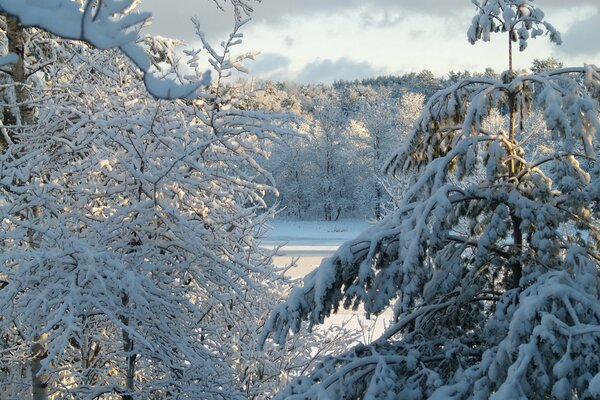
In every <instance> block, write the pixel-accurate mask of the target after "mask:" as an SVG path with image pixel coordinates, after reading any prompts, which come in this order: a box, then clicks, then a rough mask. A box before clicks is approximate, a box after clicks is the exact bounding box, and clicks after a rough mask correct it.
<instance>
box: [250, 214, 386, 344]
mask: <svg viewBox="0 0 600 400" xmlns="http://www.w3.org/2000/svg"><path fill="white" fill-rule="evenodd" d="M270 225H271V227H272V229H271V231H270V233H269V234H268V236H267V237H266V238H265V239H263V240H262V242H261V245H262V246H263V247H267V248H274V247H276V246H283V247H281V249H280V251H279V254H280V255H278V256H276V257H275V259H274V261H275V264H276V265H278V266H287V265H290V264H291V262H292V260H297V261H296V265H295V266H293V267H292V268H290V269H289V270H288V271H287V274H288V276H290V277H292V278H298V284H299V285H301V284H302V279H301V278H302V277H303V276H304V275H306V274H307V273H309V272H310V271H312V270H313V269H315V268H316V267H318V266H319V264H320V262H321V260H322V259H323V258H325V257H328V256H330V255H331V254H333V253H334V252H335V250H336V249H337V248H338V247H339V246H340V245H341V244H342V243H344V242H345V241H347V240H350V239H353V238H355V237H356V236H358V235H359V234H360V233H361V232H362V231H363V230H365V229H367V228H368V227H369V223H368V222H366V221H364V220H342V221H288V220H275V221H273V222H272V223H271V224H270ZM390 316H391V314H389V313H385V314H384V315H382V316H380V317H378V318H372V319H371V320H366V319H365V318H364V316H363V315H362V313H361V310H360V309H359V311H357V312H353V311H351V310H344V309H342V310H340V311H339V312H338V313H337V314H336V315H332V316H331V317H330V318H329V319H328V320H327V321H326V322H325V324H326V325H336V326H342V325H345V327H346V328H348V329H355V330H357V331H358V332H360V335H359V336H360V337H359V339H360V340H361V341H363V342H370V341H371V340H372V339H376V338H377V336H379V334H381V333H382V332H383V329H384V327H385V325H386V323H387V322H388V321H389V319H390ZM325 328H327V326H326V327H325Z"/></svg>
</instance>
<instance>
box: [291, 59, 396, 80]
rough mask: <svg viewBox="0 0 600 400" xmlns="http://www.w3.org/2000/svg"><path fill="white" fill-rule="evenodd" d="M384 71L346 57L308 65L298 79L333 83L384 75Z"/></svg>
mask: <svg viewBox="0 0 600 400" xmlns="http://www.w3.org/2000/svg"><path fill="white" fill-rule="evenodd" d="M384 72H385V71H383V70H382V69H378V68H375V67H373V66H372V65H371V64H369V63H368V62H366V61H365V62H355V61H352V60H349V59H347V58H345V57H343V58H340V59H338V60H335V61H333V60H329V59H326V60H320V59H317V60H315V61H313V62H312V63H309V64H307V65H306V66H305V67H304V68H303V69H302V70H301V71H300V72H299V73H298V76H297V77H296V81H298V82H301V83H311V82H324V83H331V82H334V81H336V80H343V79H361V78H368V77H372V76H377V75H381V74H382V73H384Z"/></svg>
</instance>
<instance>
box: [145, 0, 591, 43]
mask: <svg viewBox="0 0 600 400" xmlns="http://www.w3.org/2000/svg"><path fill="white" fill-rule="evenodd" d="M536 3H537V4H538V6H539V7H541V8H542V9H544V10H546V11H547V15H549V16H551V11H552V10H558V9H565V8H572V7H573V4H572V2H570V1H564V0H544V1H543V2H541V1H540V2H536ZM223 4H224V5H225V7H224V11H222V10H219V9H218V8H217V7H216V6H215V5H214V3H213V2H212V1H203V2H199V1H191V0H169V1H166V0H143V1H142V4H141V7H140V8H141V9H142V10H145V11H152V12H153V14H154V16H153V27H151V28H150V29H149V33H152V34H158V35H163V36H171V37H175V38H179V39H184V40H186V41H192V40H194V36H195V33H194V28H193V26H192V24H191V23H190V22H189V21H190V18H191V17H193V16H197V17H198V19H199V20H200V21H201V23H202V29H203V30H204V31H205V32H207V35H208V36H209V37H213V38H222V37H223V36H224V35H226V34H227V33H229V32H230V31H231V27H232V26H233V13H232V11H231V9H230V8H227V5H228V4H229V3H228V2H225V3H223ZM582 6H593V7H596V8H598V9H600V4H599V1H598V0H578V1H577V7H582ZM468 10H473V11H474V10H475V7H474V6H473V4H471V2H470V1H469V0H420V1H415V0H262V1H261V2H260V3H258V2H257V3H256V5H255V11H254V13H253V14H252V19H253V22H252V24H267V25H281V24H282V23H285V22H286V20H287V19H288V18H290V17H307V16H308V17H310V16H313V15H328V14H329V15H339V14H340V13H343V12H345V11H352V12H354V11H362V13H361V15H362V17H363V23H364V24H365V25H367V26H373V25H379V26H381V24H384V25H394V24H397V23H399V22H400V21H402V19H403V18H405V17H409V16H410V15H414V14H421V15H434V16H448V17H456V16H458V15H461V14H462V13H463V12H464V11H468ZM466 23H467V24H468V21H467V22H466ZM558 28H559V29H560V27H558Z"/></svg>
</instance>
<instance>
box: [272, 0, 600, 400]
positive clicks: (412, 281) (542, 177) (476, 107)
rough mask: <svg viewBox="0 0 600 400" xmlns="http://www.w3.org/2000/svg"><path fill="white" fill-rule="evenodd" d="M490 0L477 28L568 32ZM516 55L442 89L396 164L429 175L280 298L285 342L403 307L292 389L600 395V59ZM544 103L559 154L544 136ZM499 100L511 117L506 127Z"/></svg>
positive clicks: (349, 393)
mask: <svg viewBox="0 0 600 400" xmlns="http://www.w3.org/2000/svg"><path fill="white" fill-rule="evenodd" d="M474 3H475V4H476V6H477V10H478V13H477V16H476V17H475V18H474V19H473V25H472V27H471V29H470V30H469V40H471V41H472V42H475V41H476V40H478V39H480V38H481V39H484V40H488V39H489V35H490V33H491V32H497V31H502V32H506V33H507V34H508V37H509V42H510V43H511V46H512V42H513V41H519V42H520V48H521V50H523V49H524V48H525V47H526V44H527V40H528V39H529V37H535V36H539V35H541V34H547V35H548V36H549V37H550V39H551V40H552V41H554V42H557V43H558V42H560V36H559V34H558V32H557V31H556V30H555V29H554V28H553V27H552V26H551V25H550V24H548V23H547V22H546V21H544V19H543V12H542V11H541V10H540V9H539V8H537V7H536V6H534V4H533V2H525V1H522V0H487V1H483V2H478V1H475V2H474ZM509 58H510V62H509V70H508V71H506V72H504V73H503V74H502V76H501V79H499V80H495V79H491V78H485V77H480V78H479V77H476V78H471V79H467V80H463V81H459V82H457V83H455V84H453V85H451V86H450V87H448V88H446V89H443V90H441V91H439V92H438V93H437V94H435V95H434V96H433V97H431V98H430V99H429V101H428V102H427V104H426V106H425V108H424V110H423V113H422V114H421V116H420V118H419V119H418V120H417V122H416V124H415V126H414V128H413V129H412V131H411V133H410V136H409V139H408V141H407V142H406V144H405V145H404V146H403V147H402V148H401V149H400V150H399V151H398V152H397V153H396V155H395V156H394V157H393V158H392V159H391V160H390V162H389V163H388V166H387V171H388V172H389V173H390V174H391V175H393V176H400V175H403V174H412V176H414V179H413V181H412V184H411V185H409V186H408V189H407V190H406V191H405V193H404V196H403V198H402V201H401V202H400V204H399V207H398V209H397V210H396V211H395V212H394V213H392V214H391V215H388V216H387V217H386V218H385V219H384V220H383V221H382V222H381V223H380V224H379V225H377V226H375V227H373V228H370V229H369V230H367V231H366V232H364V233H363V234H362V235H360V236H359V237H358V238H356V239H355V240H352V241H350V242H348V243H346V244H344V245H343V246H342V247H341V248H340V249H339V250H338V251H337V252H336V253H335V254H334V255H333V256H332V257H331V258H328V259H325V260H324V261H323V262H322V264H321V266H320V267H319V268H318V269H317V270H316V271H314V272H313V273H311V274H310V275H308V276H307V277H305V279H304V285H303V287H301V288H298V289H296V290H295V291H294V292H293V293H292V294H291V295H290V297H289V299H288V300H287V302H286V303H283V304H281V305H280V306H279V307H278V308H277V309H276V310H275V311H274V313H273V315H272V317H271V319H270V321H269V324H268V326H267V329H265V331H264V333H263V336H264V339H266V337H267V336H268V335H272V337H273V339H274V340H275V341H276V342H284V341H285V340H286V338H287V336H288V334H289V331H290V330H292V331H296V330H298V329H299V327H300V326H301V324H302V322H303V321H308V323H309V324H310V325H313V324H318V323H322V322H323V321H324V319H325V318H327V316H329V315H330V314H331V313H333V312H335V311H336V310H337V309H338V307H340V306H342V305H343V306H345V307H354V308H355V309H356V308H358V307H359V305H361V304H362V306H363V307H364V310H365V312H366V313H367V315H370V314H379V313H381V312H383V311H384V310H386V309H389V308H392V309H393V311H394V317H393V320H392V321H391V324H390V326H389V328H388V329H387V330H386V331H385V332H384V333H383V334H382V336H381V337H379V338H378V339H377V340H375V341H373V342H372V343H370V344H368V345H364V346H358V347H355V348H353V349H350V350H348V351H347V352H345V353H343V354H341V355H339V356H337V357H333V358H331V359H329V360H327V361H325V362H323V363H322V364H321V366H320V367H319V368H317V369H316V370H314V371H313V372H312V373H311V374H310V375H309V376H308V377H304V378H301V379H297V380H296V381H295V382H294V383H292V384H291V385H290V386H289V387H288V388H287V389H286V390H285V391H284V392H283V393H282V394H281V398H287V399H327V398H329V399H354V398H363V397H367V398H387V397H389V393H390V391H392V393H393V396H395V398H403V399H404V398H406V399H421V398H430V399H462V398H473V399H488V398H491V399H495V400H504V399H506V400H508V399H517V398H530V399H544V398H556V399H571V398H595V397H597V396H600V357H599V356H598V354H599V350H600V345H599V343H600V340H599V339H600V306H599V304H600V276H599V268H600V231H599V226H600V220H599V217H600V209H599V200H600V166H599V165H598V162H597V160H598V157H599V156H600V145H599V143H598V138H599V136H600V119H599V98H600V70H599V69H598V68H597V67H595V66H591V65H590V66H585V67H582V68H563V69H558V70H553V71H548V72H542V73H540V74H533V75H528V74H526V73H522V74H521V73H517V72H515V71H514V70H513V68H512V52H510V53H509ZM533 103H535V104H536V105H537V106H538V107H539V109H541V110H542V111H543V118H544V123H545V129H546V131H547V133H548V135H547V136H546V143H545V144H546V146H549V148H550V151H551V153H550V154H541V156H540V152H538V151H532V150H534V149H532V147H531V146H530V145H529V144H530V143H531V141H532V140H534V138H533V137H532V135H535V134H538V133H539V130H538V129H534V130H533V131H528V128H529V126H530V125H528V124H527V120H528V118H529V116H530V107H531V105H532V104H533ZM493 110H499V112H500V113H504V114H505V115H506V118H507V121H506V124H498V125H497V126H496V129H495V130H493V131H491V130H488V129H486V127H488V126H489V120H488V116H489V115H490V114H491V113H492V112H493ZM500 125H502V126H500ZM498 126H500V127H499V128H498ZM534 147H535V146H534ZM537 157H539V158H537Z"/></svg>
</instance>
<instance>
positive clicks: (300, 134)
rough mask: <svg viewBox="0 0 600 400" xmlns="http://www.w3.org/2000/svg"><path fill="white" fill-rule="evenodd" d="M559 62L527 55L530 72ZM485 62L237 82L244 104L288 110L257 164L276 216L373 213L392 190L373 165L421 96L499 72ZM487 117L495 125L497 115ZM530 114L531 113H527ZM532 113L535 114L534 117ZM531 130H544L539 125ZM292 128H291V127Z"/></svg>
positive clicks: (388, 203)
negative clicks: (272, 189)
mask: <svg viewBox="0 0 600 400" xmlns="http://www.w3.org/2000/svg"><path fill="white" fill-rule="evenodd" d="M560 67H562V62H560V61H558V60H556V59H554V58H548V59H544V60H538V59H536V60H534V61H533V63H532V65H531V67H530V72H531V73H535V74H537V73H541V72H544V71H548V70H552V69H556V68H560ZM500 76H501V74H500V73H499V72H496V71H495V70H493V69H492V68H487V69H486V70H485V71H484V72H483V73H479V72H470V71H462V72H455V71H450V72H449V73H448V74H447V75H446V76H442V77H440V76H435V75H434V74H433V73H432V72H431V71H428V70H423V71H421V72H419V73H415V72H411V73H407V74H404V75H400V76H381V77H377V78H369V79H363V80H354V81H337V82H335V83H334V84H333V85H324V84H302V85H301V84H295V83H290V82H279V83H276V82H258V83H256V82H254V83H253V84H252V87H250V86H249V84H248V83H247V82H245V83H241V84H240V83H238V86H237V88H236V87H234V86H232V88H231V89H232V90H245V91H252V92H253V93H254V94H253V95H252V96H251V97H250V98H252V99H253V100H252V101H253V102H254V104H248V105H247V107H249V108H252V109H262V110H265V109H267V110H270V111H273V112H277V113H288V112H289V113H293V114H295V115H296V116H299V117H298V118H296V119H294V120H293V121H291V122H290V123H289V126H288V127H289V128H290V130H291V131H292V133H290V134H288V135H287V136H284V137H281V139H280V141H278V142H276V143H273V144H272V146H271V148H270V149H269V151H270V156H269V157H268V159H266V160H264V161H263V165H264V166H265V167H266V168H267V170H269V171H270V172H271V174H272V176H273V179H274V182H275V186H276V187H277V189H278V191H279V195H278V196H275V195H272V194H271V195H269V196H267V200H268V202H269V204H270V205H273V204H278V205H279V209H280V216H284V217H286V218H291V219H310V220H313V219H323V220H337V219H339V218H365V219H375V220H377V219H380V218H381V217H382V215H384V214H385V212H386V210H387V209H393V208H394V202H395V201H396V200H397V195H396V194H395V193H394V190H396V191H397V190H398V189H397V188H396V189H394V190H392V189H391V188H390V187H389V185H388V184H387V178H386V177H385V174H382V173H381V171H380V170H381V168H382V167H383V165H384V164H385V163H386V161H387V159H388V158H389V156H390V154H392V153H393V152H394V151H395V150H397V148H398V147H399V146H401V145H402V143H403V141H404V140H405V138H406V136H407V135H408V133H409V131H410V129H411V126H412V125H413V123H414V122H415V120H416V118H417V117H418V116H419V114H420V113H421V110H422V108H423V106H424V104H425V103H426V102H427V101H428V100H429V98H430V97H431V96H432V95H433V94H434V93H436V92H437V91H439V90H440V89H442V88H444V87H448V86H450V85H452V84H454V83H456V82H459V81H461V80H463V79H469V78H477V77H480V78H483V79H499V78H500ZM493 118H496V121H495V122H493V123H495V124H502V123H503V122H502V121H501V120H502V116H500V115H492V116H490V119H489V120H490V123H492V119H493ZM534 120H535V119H534ZM538 120H539V119H538ZM539 129H542V130H543V129H544V128H543V126H542V125H541V124H540V126H539ZM293 132H295V134H294V133H293Z"/></svg>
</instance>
